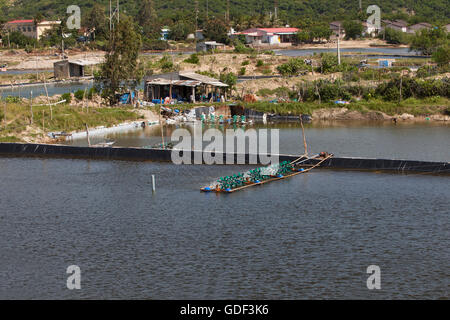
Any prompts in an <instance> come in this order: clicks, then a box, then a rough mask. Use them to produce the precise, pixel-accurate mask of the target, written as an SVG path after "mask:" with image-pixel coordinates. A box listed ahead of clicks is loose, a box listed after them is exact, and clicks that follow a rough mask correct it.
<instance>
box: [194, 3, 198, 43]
mask: <svg viewBox="0 0 450 320" xmlns="http://www.w3.org/2000/svg"><path fill="white" fill-rule="evenodd" d="M197 30H198V0H195V32H194V45H195V50H197Z"/></svg>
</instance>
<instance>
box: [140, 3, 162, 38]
mask: <svg viewBox="0 0 450 320" xmlns="http://www.w3.org/2000/svg"><path fill="white" fill-rule="evenodd" d="M137 22H138V23H139V25H140V26H141V28H142V33H143V35H144V36H145V37H147V38H150V39H157V38H159V35H160V32H161V25H160V24H159V22H158V16H157V14H156V10H155V8H154V6H153V0H143V1H142V5H141V6H140V8H139V12H138V14H137Z"/></svg>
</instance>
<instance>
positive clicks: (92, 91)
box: [87, 87, 98, 100]
mask: <svg viewBox="0 0 450 320" xmlns="http://www.w3.org/2000/svg"><path fill="white" fill-rule="evenodd" d="M97 93H98V90H97V88H95V87H92V88H90V89H89V91H88V93H87V98H88V99H89V100H92V98H93V97H94V96H95V95H96V94H97Z"/></svg>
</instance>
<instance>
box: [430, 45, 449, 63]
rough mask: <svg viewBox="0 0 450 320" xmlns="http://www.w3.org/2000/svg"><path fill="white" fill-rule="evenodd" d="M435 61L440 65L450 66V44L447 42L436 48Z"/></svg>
mask: <svg viewBox="0 0 450 320" xmlns="http://www.w3.org/2000/svg"><path fill="white" fill-rule="evenodd" d="M433 61H434V62H436V63H437V64H438V65H439V66H440V67H448V66H449V64H450V45H449V43H448V42H447V43H446V44H445V45H443V46H441V47H439V48H437V49H436V51H435V52H434V53H433Z"/></svg>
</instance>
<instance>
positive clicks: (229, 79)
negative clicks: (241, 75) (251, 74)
mask: <svg viewBox="0 0 450 320" xmlns="http://www.w3.org/2000/svg"><path fill="white" fill-rule="evenodd" d="M219 80H220V81H221V82H223V83H225V84H227V85H228V88H227V90H228V91H229V92H230V93H231V91H232V90H233V89H234V87H235V85H236V83H237V76H236V75H235V74H234V73H232V72H229V73H222V74H220V77H219Z"/></svg>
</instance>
